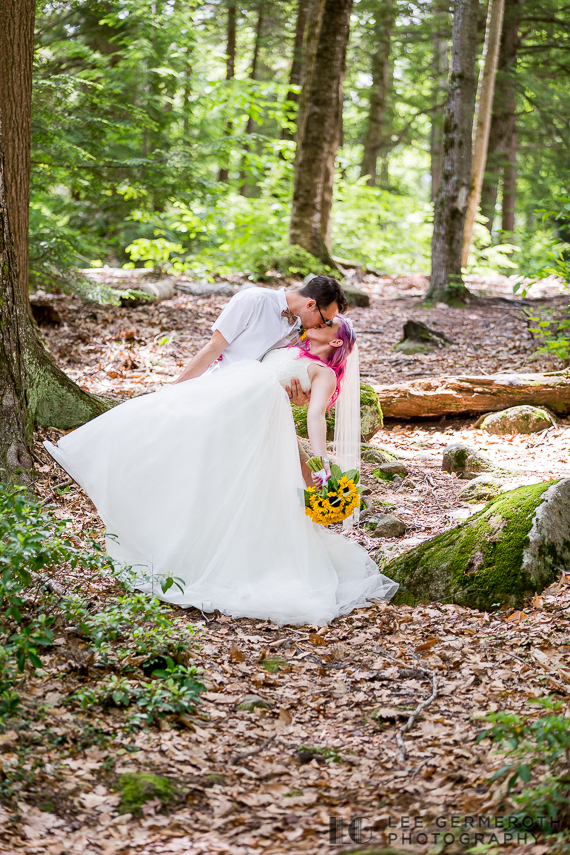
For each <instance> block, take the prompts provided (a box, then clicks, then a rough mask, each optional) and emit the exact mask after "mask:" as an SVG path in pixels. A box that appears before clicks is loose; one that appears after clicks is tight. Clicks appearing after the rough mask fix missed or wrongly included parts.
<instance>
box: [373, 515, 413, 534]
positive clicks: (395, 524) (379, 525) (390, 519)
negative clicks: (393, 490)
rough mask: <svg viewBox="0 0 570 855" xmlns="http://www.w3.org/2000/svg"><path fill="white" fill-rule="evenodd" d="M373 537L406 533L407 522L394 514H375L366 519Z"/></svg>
mask: <svg viewBox="0 0 570 855" xmlns="http://www.w3.org/2000/svg"><path fill="white" fill-rule="evenodd" d="M366 525H367V526H369V527H370V528H371V529H372V532H371V534H372V537H401V536H402V535H403V534H405V533H406V523H405V522H404V521H403V520H401V519H400V518H399V517H396V516H394V514H374V516H373V517H369V518H368V519H367V520H366Z"/></svg>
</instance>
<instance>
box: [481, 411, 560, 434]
mask: <svg viewBox="0 0 570 855" xmlns="http://www.w3.org/2000/svg"><path fill="white" fill-rule="evenodd" d="M555 424H556V419H555V417H554V416H553V415H552V413H551V412H549V411H548V410H547V409H546V408H545V407H531V406H529V405H527V404H525V405H523V406H520V407H509V409H508V410H501V411H500V412H498V413H488V414H487V415H486V416H481V418H480V419H478V420H477V422H475V427H477V428H480V429H481V430H484V431H487V433H494V434H498V435H507V434H512V433H538V432H539V431H541V430H546V428H549V427H552V426H553V425H555Z"/></svg>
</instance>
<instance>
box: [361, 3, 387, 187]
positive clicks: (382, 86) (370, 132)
mask: <svg viewBox="0 0 570 855" xmlns="http://www.w3.org/2000/svg"><path fill="white" fill-rule="evenodd" d="M394 16H395V8H394V0H385V2H384V3H382V4H380V5H379V6H378V8H377V9H376V11H375V13H374V43H375V46H376V49H375V51H374V55H373V57H372V86H371V87H370V107H369V111H368V126H367V130H366V137H365V139H364V153H363V155H362V164H361V167H360V176H361V177H363V176H365V175H367V176H368V181H367V182H366V183H367V184H368V185H369V186H370V187H374V186H375V185H376V178H377V174H376V165H377V162H378V157H379V156H380V155H381V153H382V150H383V148H384V147H385V145H386V138H387V136H388V137H389V133H388V129H387V116H386V107H387V99H388V92H389V90H390V83H391V75H390V41H391V38H392V27H393V25H394Z"/></svg>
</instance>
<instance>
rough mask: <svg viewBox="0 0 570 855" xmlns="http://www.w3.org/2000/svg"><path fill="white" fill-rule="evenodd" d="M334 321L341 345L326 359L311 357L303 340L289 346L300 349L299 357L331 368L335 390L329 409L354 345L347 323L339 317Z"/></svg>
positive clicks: (335, 396) (351, 330) (333, 348)
mask: <svg viewBox="0 0 570 855" xmlns="http://www.w3.org/2000/svg"><path fill="white" fill-rule="evenodd" d="M336 320H338V321H339V328H338V330H337V334H336V338H340V340H341V341H342V345H341V347H331V350H330V353H329V355H328V356H327V358H326V359H321V358H320V356H313V354H312V353H311V352H310V350H309V346H310V341H307V340H305V341H302V342H301V344H297V345H291V347H298V348H300V349H301V353H300V354H299V356H307V357H308V358H309V359H314V360H315V362H322V363H323V365H328V367H329V368H332V370H333V371H334V373H335V374H336V389H335V390H334V392H333V395H332V397H331V399H330V402H329V408H330V407H332V405H333V404H334V403H335V401H336V399H337V398H338V396H339V394H340V389H341V386H342V380H343V378H344V374H345V372H346V360H347V359H348V356H349V354H350V353H351V352H352V348H353V347H354V345H355V343H356V336H355V334H354V330H353V329H352V327H351V326H350V324H349V323H348V321H347V320H346V319H345V318H342V317H340V316H337V317H336V318H335V321H336Z"/></svg>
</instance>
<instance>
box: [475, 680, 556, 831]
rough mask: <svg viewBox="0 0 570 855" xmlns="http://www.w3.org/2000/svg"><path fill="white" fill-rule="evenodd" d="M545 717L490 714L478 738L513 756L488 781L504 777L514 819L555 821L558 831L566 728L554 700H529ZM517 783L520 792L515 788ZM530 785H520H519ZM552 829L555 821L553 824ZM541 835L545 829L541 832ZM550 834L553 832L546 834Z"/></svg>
mask: <svg viewBox="0 0 570 855" xmlns="http://www.w3.org/2000/svg"><path fill="white" fill-rule="evenodd" d="M531 703H534V704H536V705H538V706H540V707H542V708H543V709H544V710H547V711H548V712H549V713H550V714H547V715H542V716H540V717H538V718H534V717H531V716H530V715H528V714H527V715H518V714H515V713H508V712H504V711H499V712H494V713H489V714H488V715H487V716H486V717H485V719H484V721H485V722H488V723H489V724H491V727H490V728H488V729H487V730H484V731H483V732H482V733H480V734H479V735H478V737H477V741H478V742H480V741H481V740H483V739H487V738H488V739H491V740H492V741H493V742H495V743H497V744H498V745H499V746H500V750H504V751H506V752H507V753H508V754H510V755H511V756H512V758H513V759H512V760H511V761H510V762H508V763H505V764H504V765H503V766H501V768H500V769H498V770H497V771H496V772H495V774H494V775H493V778H492V780H493V781H498V780H504V779H507V782H508V784H507V786H508V792H509V793H511V798H512V800H513V802H514V803H515V804H516V805H518V806H519V807H520V810H519V811H517V812H516V813H515V814H514V816H515V817H517V816H519V815H521V816H531V817H534V818H535V819H536V820H537V822H539V818H540V817H548V818H549V819H550V820H557V823H556V827H557V830H560V829H561V828H568V827H570V812H569V810H568V802H569V797H570V728H569V719H568V718H567V716H565V715H561V710H562V709H563V706H564V705H563V703H562V702H561V701H558V700H555V699H554V698H551V697H550V698H540V699H538V700H535V701H531ZM518 784H522V785H523V786H522V789H519V791H518V792H514V788H515V787H516V786H517V785H518ZM527 784H528V785H529V786H524V785H527ZM553 825H554V823H553ZM545 833H548V829H547V828H545ZM550 833H552V831H551V832H550Z"/></svg>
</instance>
